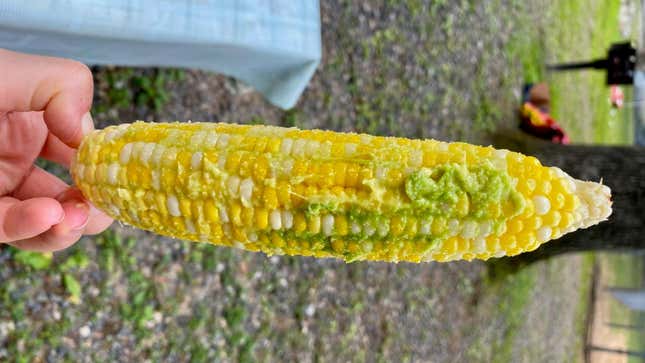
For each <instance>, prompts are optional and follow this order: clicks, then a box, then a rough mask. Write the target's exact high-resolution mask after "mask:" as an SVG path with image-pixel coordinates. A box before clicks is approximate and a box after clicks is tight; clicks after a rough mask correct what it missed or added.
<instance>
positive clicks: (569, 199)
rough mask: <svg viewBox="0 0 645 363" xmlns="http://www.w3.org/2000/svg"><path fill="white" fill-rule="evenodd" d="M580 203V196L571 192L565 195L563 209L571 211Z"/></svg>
mask: <svg viewBox="0 0 645 363" xmlns="http://www.w3.org/2000/svg"><path fill="white" fill-rule="evenodd" d="M579 205H580V200H579V199H578V197H577V196H575V195H573V194H569V195H567V196H566V197H565V200H564V206H563V207H562V209H564V210H566V211H567V212H571V211H574V210H576V208H578V206H579Z"/></svg>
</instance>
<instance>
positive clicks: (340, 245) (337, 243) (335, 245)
mask: <svg viewBox="0 0 645 363" xmlns="http://www.w3.org/2000/svg"><path fill="white" fill-rule="evenodd" d="M331 249H332V250H334V252H336V253H343V252H345V242H344V241H343V240H340V239H334V240H332V241H331Z"/></svg>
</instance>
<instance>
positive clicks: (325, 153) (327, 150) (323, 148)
mask: <svg viewBox="0 0 645 363" xmlns="http://www.w3.org/2000/svg"><path fill="white" fill-rule="evenodd" d="M330 156H331V142H329V141H325V142H323V143H322V144H320V157H323V158H328V157H330Z"/></svg>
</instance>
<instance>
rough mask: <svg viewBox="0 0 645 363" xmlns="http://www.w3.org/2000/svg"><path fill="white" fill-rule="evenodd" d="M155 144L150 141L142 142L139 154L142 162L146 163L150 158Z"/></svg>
mask: <svg viewBox="0 0 645 363" xmlns="http://www.w3.org/2000/svg"><path fill="white" fill-rule="evenodd" d="M155 146H156V145H155V144H153V143H151V142H148V143H145V144H143V148H141V155H140V159H141V162H142V163H143V164H145V165H148V160H150V157H151V156H152V154H153V152H154V150H155Z"/></svg>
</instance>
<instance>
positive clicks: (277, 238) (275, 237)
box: [271, 233, 286, 248]
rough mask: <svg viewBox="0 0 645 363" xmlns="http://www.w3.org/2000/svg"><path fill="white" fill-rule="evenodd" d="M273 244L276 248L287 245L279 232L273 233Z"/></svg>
mask: <svg viewBox="0 0 645 363" xmlns="http://www.w3.org/2000/svg"><path fill="white" fill-rule="evenodd" d="M271 244H272V245H273V247H275V248H282V247H284V246H285V245H286V244H285V242H284V239H283V238H282V237H281V236H280V234H278V233H273V234H272V235H271Z"/></svg>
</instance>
